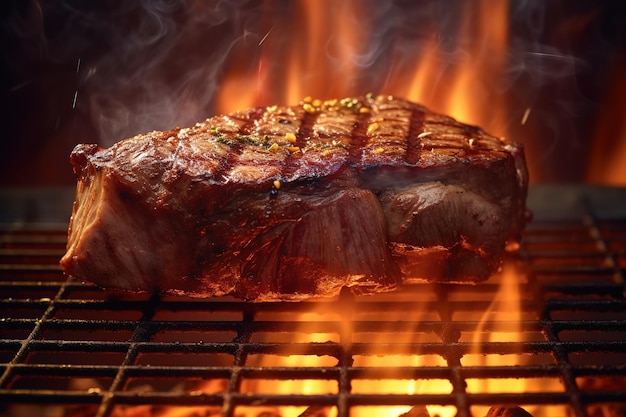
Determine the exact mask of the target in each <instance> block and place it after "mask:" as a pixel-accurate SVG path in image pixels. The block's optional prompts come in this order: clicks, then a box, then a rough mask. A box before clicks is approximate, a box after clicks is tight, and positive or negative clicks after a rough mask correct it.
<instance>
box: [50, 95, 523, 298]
mask: <svg viewBox="0 0 626 417" xmlns="http://www.w3.org/2000/svg"><path fill="white" fill-rule="evenodd" d="M71 162H72V165H73V167H74V171H75V173H76V175H77V177H78V185H77V193H76V194H77V195H76V202H75V204H74V208H73V214H72V218H71V222H70V228H69V239H68V246H67V253H66V255H65V256H64V257H63V259H62V260H61V264H62V266H63V268H64V270H65V272H66V273H67V274H70V275H72V276H74V277H76V278H77V279H80V280H84V281H90V282H94V283H96V284H98V285H101V286H103V287H107V288H120V289H127V290H136V291H151V292H160V293H169V294H185V295H191V296H198V297H209V296H221V295H227V294H228V295H234V296H236V297H239V298H243V299H245V300H250V301H274V300H300V299H306V298H311V297H327V296H334V295H337V294H338V292H339V291H340V289H341V288H342V287H346V286H347V287H350V288H351V289H352V290H353V291H354V292H355V293H359V294H363V293H373V292H378V291H388V290H393V289H396V288H397V287H399V286H401V285H402V284H403V283H407V282H415V281H421V280H428V281H441V282H476V281H480V280H485V279H487V278H488V277H489V276H490V275H491V274H492V273H493V272H494V271H496V270H497V269H498V268H499V266H500V264H501V261H502V257H503V254H504V251H505V247H506V245H507V243H511V242H515V241H516V240H517V239H518V238H519V236H520V233H521V230H522V227H523V225H524V220H525V199H526V191H527V171H526V165H525V161H524V155H523V149H522V146H521V145H519V144H516V143H509V142H506V141H504V140H503V139H500V138H496V137H493V136H490V135H488V134H486V133H485V132H483V131H482V130H481V129H479V128H477V127H473V126H468V125H465V124H461V123H459V122H457V121H455V120H453V119H452V118H450V117H447V116H443V115H439V114H435V113H432V112H430V111H429V110H427V109H426V108H424V107H422V106H420V105H418V104H415V103H411V102H409V101H406V100H402V99H398V98H394V97H387V96H384V97H383V96H379V97H372V96H366V97H360V98H347V99H342V100H327V101H320V100H306V99H305V100H304V101H303V102H302V103H300V104H299V105H297V106H291V107H277V106H272V107H267V108H253V109H249V110H245V111H240V112H236V113H232V114H227V115H221V116H215V117H212V118H210V119H207V120H206V121H204V122H202V123H198V124H196V125H195V126H193V127H190V128H184V129H181V128H176V129H174V130H170V131H165V132H160V131H159V132H151V133H147V134H141V135H138V136H135V137H133V138H130V139H126V140H122V141H120V142H118V143H117V144H115V145H113V146H112V147H110V148H107V149H102V148H100V147H98V146H97V145H78V146H76V148H75V149H74V151H73V152H72V155H71Z"/></svg>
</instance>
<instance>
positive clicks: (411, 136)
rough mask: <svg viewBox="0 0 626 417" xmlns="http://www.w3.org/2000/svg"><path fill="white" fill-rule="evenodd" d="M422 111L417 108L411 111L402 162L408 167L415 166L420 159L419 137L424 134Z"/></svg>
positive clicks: (423, 115) (420, 141) (420, 140)
mask: <svg viewBox="0 0 626 417" xmlns="http://www.w3.org/2000/svg"><path fill="white" fill-rule="evenodd" d="M425 115H426V114H425V113H424V110H422V109H420V108H419V107H413V108H412V109H411V116H410V118H409V131H408V133H407V136H406V153H405V155H404V162H405V163H406V164H408V165H417V163H418V162H419V161H420V157H421V143H422V139H421V138H420V137H419V135H420V134H421V133H422V132H424V117H425Z"/></svg>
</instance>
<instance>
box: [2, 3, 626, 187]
mask: <svg viewBox="0 0 626 417" xmlns="http://www.w3.org/2000/svg"><path fill="white" fill-rule="evenodd" d="M492 1H493V2H497V1H503V0H492ZM322 3H323V2H322ZM326 3H327V4H326V5H324V6H325V7H329V8H332V7H334V6H333V5H335V4H337V2H334V1H327V2H326ZM467 3H475V4H476V8H478V7H479V6H481V5H482V6H483V7H484V6H485V4H486V5H487V6H488V5H489V1H482V2H480V1H478V0H476V1H468V2H457V1H433V0H430V1H419V2H413V1H391V2H379V1H377V0H376V1H374V0H369V1H361V2H360V7H361V8H362V12H361V13H360V15H359V16H361V20H356V21H355V19H348V18H347V19H346V23H345V24H346V25H350V27H351V28H353V29H352V30H354V31H355V33H357V34H358V35H359V36H363V38H364V39H369V40H370V41H371V40H376V42H377V48H378V47H379V48H380V50H377V51H376V52H377V53H376V54H372V62H370V63H368V65H369V68H368V70H367V71H363V72H362V73H359V74H354V78H353V79H351V80H350V82H351V85H353V86H354V91H355V93H356V94H361V93H364V92H369V91H373V92H375V93H385V91H379V89H380V88H381V86H382V84H381V82H380V80H379V78H380V77H378V72H379V70H382V68H384V67H385V66H386V65H387V64H386V63H387V61H386V59H387V58H389V57H388V56H387V55H386V54H385V51H386V50H387V49H388V47H389V45H392V44H394V43H397V42H404V43H406V44H407V45H412V44H419V42H420V40H421V38H422V37H423V36H426V32H429V33H430V35H432V33H433V31H435V32H436V34H437V36H438V37H439V38H440V40H441V44H442V48H443V49H444V50H446V51H447V50H450V51H452V50H453V49H454V48H457V47H458V40H455V35H456V31H457V30H458V28H459V27H460V26H461V22H463V19H467V18H468V16H467V12H466V10H467V9H466V8H465V6H464V10H465V11H461V10H458V9H459V7H458V6H459V4H465V5H466V4H467ZM302 10H303V9H302V7H301V2H297V1H263V2H261V1H258V2H253V1H200V0H196V1H192V0H189V1H182V0H180V1H179V0H172V1H139V0H138V1H126V0H117V1H113V0H105V1H71V0H64V1H58V0H49V1H28V0H5V1H2V2H0V19H1V27H0V30H1V32H0V36H1V41H2V56H1V62H0V78H1V85H0V94H1V95H0V106H1V108H2V111H1V113H0V114H1V116H0V117H2V127H3V132H2V136H1V137H2V139H1V145H0V186H5V187H6V186H57V185H71V184H73V183H74V181H75V178H74V176H73V174H72V172H71V167H70V165H69V159H68V156H69V153H70V152H71V150H72V148H73V147H74V146H75V145H76V144H77V143H81V142H92V143H99V144H101V145H102V146H109V145H111V144H112V143H113V142H114V141H116V140H119V139H122V138H125V137H129V136H132V135H134V134H136V133H139V132H144V131H149V130H155V129H158V130H161V129H168V128H171V127H174V126H177V125H179V126H186V125H190V124H193V123H194V122H196V121H199V120H202V119H204V118H206V117H208V116H211V115H213V114H215V112H216V111H217V106H216V101H215V96H216V93H217V92H218V91H219V88H220V85H221V81H222V80H223V79H224V77H225V76H226V75H227V74H228V71H230V70H231V69H229V68H232V62H233V60H235V59H237V60H239V61H242V56H243V57H244V58H246V59H247V58H248V57H249V60H250V64H249V66H248V67H246V66H245V65H244V68H243V70H241V71H242V72H243V73H244V74H246V71H247V72H248V73H249V74H251V75H253V74H254V71H255V68H256V66H257V65H256V63H257V61H258V59H259V55H258V52H255V51H258V50H259V49H260V48H259V42H260V40H261V39H262V37H263V36H264V34H266V33H268V31H269V30H270V29H271V36H272V41H273V42H283V43H285V45H286V44H288V43H289V42H290V39H292V35H293V34H294V33H295V32H297V31H298V30H300V29H301V28H300V27H299V23H298V22H299V21H298V20H297V19H296V17H297V16H298V15H299V14H300V13H302ZM470 17H471V16H470ZM509 19H510V32H511V36H510V39H509V44H510V51H509V56H507V62H508V64H509V68H508V70H507V71H506V74H505V75H504V79H498V80H493V85H487V86H486V88H493V89H494V91H495V90H497V91H498V94H506V95H507V96H508V97H510V103H511V105H510V107H511V108H509V109H507V110H506V111H507V112H509V114H511V115H519V114H521V113H523V110H524V109H525V108H527V107H529V106H532V109H533V113H532V115H533V117H531V118H529V121H528V123H527V124H526V125H524V126H523V127H520V128H519V129H518V131H517V136H518V137H515V138H514V139H515V140H518V141H521V142H522V143H524V144H525V146H526V149H527V156H528V158H529V159H530V158H533V159H534V160H535V161H538V162H539V164H538V166H539V168H535V172H531V181H532V182H535V183H536V182H595V183H605V184H612V185H616V184H617V185H626V178H615V177H613V178H606V177H603V176H602V175H598V174H594V173H593V171H594V169H595V168H593V167H594V166H601V165H602V164H603V160H604V158H610V157H611V156H613V155H616V154H618V152H619V149H620V146H621V144H622V143H623V142H624V141H625V140H626V133H625V132H626V124H625V122H624V119H625V118H626V114H625V111H624V109H625V102H626V99H625V97H626V36H625V26H626V2H624V1H621V0H616V1H595V0H594V1H592V0H582V1H575V0H552V1H550V0H526V1H512V2H511V3H510V5H509ZM372 28H378V29H380V31H378V32H376V33H374V32H373V31H372ZM466 41H469V42H472V41H473V40H466ZM476 41H477V42H478V41H480V40H476ZM451 55H452V54H451ZM271 64H272V65H274V66H275V67H273V68H280V66H281V65H282V64H283V63H282V62H280V60H276V62H273V63H271ZM486 84H489V83H486ZM325 94H327V92H325V91H321V92H319V95H320V96H322V97H323V96H324V95H325ZM267 100H269V102H268V103H262V104H268V105H269V104H274V101H277V102H280V100H281V98H280V96H278V95H272V92H271V91H270V92H268V94H267ZM280 104H294V103H280ZM424 104H426V105H428V103H424ZM500 110H501V109H497V108H495V109H493V111H494V112H497V111H500ZM516 117H517V116H516ZM511 119H513V117H511ZM511 123H513V121H511ZM515 123H519V118H515ZM625 164H626V162H625ZM595 171H596V172H599V171H598V169H595Z"/></svg>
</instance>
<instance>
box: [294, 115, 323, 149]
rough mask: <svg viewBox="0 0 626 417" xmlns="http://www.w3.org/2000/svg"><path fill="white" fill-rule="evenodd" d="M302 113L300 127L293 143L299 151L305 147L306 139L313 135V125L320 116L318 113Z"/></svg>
mask: <svg viewBox="0 0 626 417" xmlns="http://www.w3.org/2000/svg"><path fill="white" fill-rule="evenodd" d="M303 113H304V114H303V116H302V120H300V127H299V128H298V132H297V133H296V143H295V146H299V147H300V149H302V148H304V147H305V146H306V143H307V138H309V137H311V135H312V134H313V126H315V123H316V122H317V119H318V118H319V116H320V114H321V113H320V112H313V113H309V112H307V111H305V112H303Z"/></svg>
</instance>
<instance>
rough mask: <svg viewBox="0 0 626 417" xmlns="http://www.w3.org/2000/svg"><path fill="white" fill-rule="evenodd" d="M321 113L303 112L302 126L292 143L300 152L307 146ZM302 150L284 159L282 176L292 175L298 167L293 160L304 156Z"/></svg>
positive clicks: (281, 170)
mask: <svg viewBox="0 0 626 417" xmlns="http://www.w3.org/2000/svg"><path fill="white" fill-rule="evenodd" d="M320 114H321V113H320V112H307V111H303V112H302V118H301V119H300V127H298V131H297V132H296V142H295V143H294V144H293V145H292V146H297V147H299V148H300V152H302V149H304V148H305V147H306V145H307V140H308V138H310V137H311V136H312V135H313V127H314V126H315V124H316V123H317V119H318V118H319V116H320ZM300 152H293V153H290V154H289V155H287V157H286V158H285V159H284V160H283V164H282V166H281V167H280V177H281V178H288V177H291V176H292V174H293V171H294V169H296V164H295V163H292V162H291V161H292V160H293V159H295V158H300V157H301V156H302V154H301V153H300Z"/></svg>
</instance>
